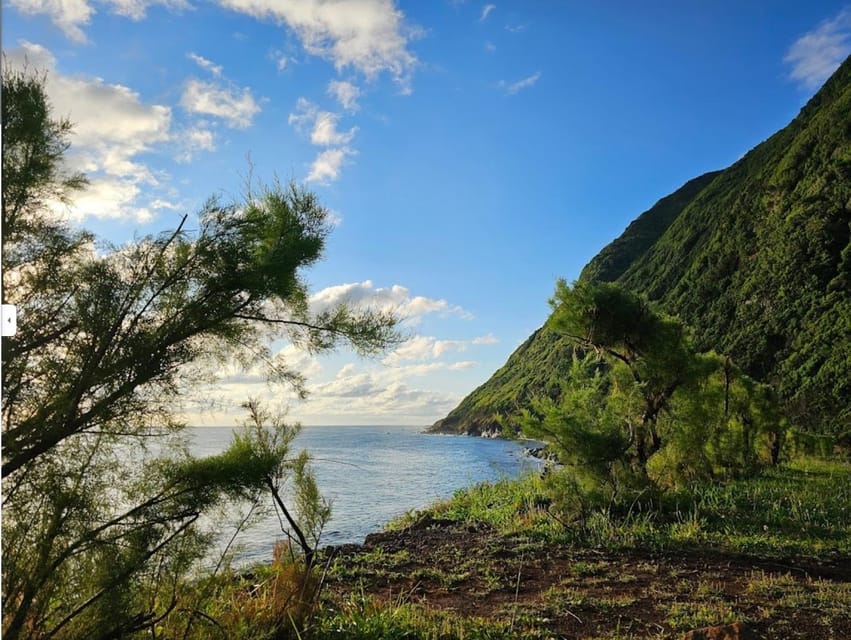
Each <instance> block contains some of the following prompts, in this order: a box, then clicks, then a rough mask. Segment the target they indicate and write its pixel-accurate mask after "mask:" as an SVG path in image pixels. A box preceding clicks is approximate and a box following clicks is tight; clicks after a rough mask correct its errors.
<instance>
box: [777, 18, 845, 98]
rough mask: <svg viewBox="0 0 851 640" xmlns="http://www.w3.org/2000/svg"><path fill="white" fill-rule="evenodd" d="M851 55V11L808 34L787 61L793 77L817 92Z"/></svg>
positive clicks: (796, 44)
mask: <svg viewBox="0 0 851 640" xmlns="http://www.w3.org/2000/svg"><path fill="white" fill-rule="evenodd" d="M849 53H851V8H846V9H843V10H842V11H840V12H839V14H838V15H837V16H836V17H834V18H833V19H831V20H827V21H825V22H823V23H822V24H821V25H819V27H818V28H817V29H814V30H813V31H810V32H808V33H805V34H804V35H803V36H801V37H800V38H798V39H797V40H796V41H795V43H794V44H793V45H792V46H791V47H790V48H789V52H788V53H787V54H786V57H785V58H783V60H784V62H786V63H787V64H790V65H792V71H791V73H790V76H791V77H792V79H793V80H796V81H798V82H799V83H801V85H803V86H804V87H806V88H808V89H816V88H818V87H819V86H821V85H822V83H823V82H824V81H825V80H827V79H828V78H829V77H830V75H831V74H832V73H833V72H834V71H836V68H837V67H838V66H839V65H840V64H842V61H843V60H845V58H846V57H847V56H848V54H849Z"/></svg>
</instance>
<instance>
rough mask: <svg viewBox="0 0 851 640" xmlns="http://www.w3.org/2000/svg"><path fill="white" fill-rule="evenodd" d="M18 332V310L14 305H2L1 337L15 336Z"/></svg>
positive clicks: (0, 318)
mask: <svg viewBox="0 0 851 640" xmlns="http://www.w3.org/2000/svg"><path fill="white" fill-rule="evenodd" d="M17 332H18V309H17V307H15V305H13V304H4V305H0V335H3V336H13V335H15V334H16V333H17Z"/></svg>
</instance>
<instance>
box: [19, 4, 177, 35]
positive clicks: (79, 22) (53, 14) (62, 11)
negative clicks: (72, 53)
mask: <svg viewBox="0 0 851 640" xmlns="http://www.w3.org/2000/svg"><path fill="white" fill-rule="evenodd" d="M9 4H10V6H12V7H14V8H15V9H17V10H18V11H20V12H21V13H24V14H28V15H45V16H47V17H48V18H50V21H51V22H53V24H54V25H56V26H57V27H58V28H59V29H61V30H62V32H63V33H64V34H65V35H66V36H67V37H68V38H69V39H71V40H73V41H74V42H86V41H87V38H86V34H85V32H84V31H83V27H85V26H86V25H88V24H89V21H90V20H91V18H92V16H93V15H94V14H95V13H96V11H95V9H94V8H93V7H92V4H91V3H90V2H88V1H87V0H10V3H9ZM100 4H102V5H105V6H107V7H109V8H110V9H111V10H112V12H113V13H116V14H118V15H122V16H126V17H128V18H132V19H134V20H140V19H142V18H144V17H145V12H146V11H147V9H148V7H149V6H152V5H155V4H160V5H165V6H168V7H172V8H185V7H187V6H189V5H188V4H187V3H186V2H184V1H183V0H103V1H102V2H101V3H100Z"/></svg>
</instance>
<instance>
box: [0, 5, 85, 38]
mask: <svg viewBox="0 0 851 640" xmlns="http://www.w3.org/2000/svg"><path fill="white" fill-rule="evenodd" d="M9 4H10V5H11V6H12V7H14V8H15V9H17V10H18V11H20V12H21V13H24V14H29V15H47V16H49V17H50V20H51V21H52V22H53V24H55V25H56V26H57V27H59V28H60V29H61V30H62V31H63V32H64V33H65V35H66V36H67V37H68V38H70V39H71V40H73V41H74V42H86V34H85V33H84V32H83V30H82V28H81V27H82V26H83V25H86V24H88V22H89V20H90V19H91V17H92V14H94V13H95V10H94V9H92V7H91V6H90V5H89V3H88V2H86V1H85V0H10V3H9Z"/></svg>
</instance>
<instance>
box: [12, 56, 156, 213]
mask: <svg viewBox="0 0 851 640" xmlns="http://www.w3.org/2000/svg"><path fill="white" fill-rule="evenodd" d="M6 61H7V63H8V64H10V65H11V66H13V67H18V68H24V67H27V68H29V69H32V70H34V71H46V72H47V76H46V83H45V90H46V92H47V95H48V97H49V98H50V101H51V103H52V105H53V107H54V109H55V111H56V113H61V114H65V115H67V116H68V117H69V118H70V120H71V122H72V123H73V137H72V139H71V142H72V146H71V150H70V151H69V153H68V154H67V156H66V162H67V163H68V165H69V166H70V167H71V168H73V169H74V170H77V171H84V172H85V173H87V174H88V175H89V178H90V185H89V186H88V188H87V189H86V190H85V191H83V192H81V193H79V194H77V195H76V196H75V200H74V204H73V205H72V206H71V207H68V208H66V207H59V208H61V210H62V211H63V212H64V214H65V215H68V216H70V217H72V218H75V219H80V218H83V217H85V216H95V217H112V218H115V217H121V218H125V217H129V218H133V219H135V220H138V221H147V220H150V218H151V217H152V216H153V211H152V209H153V207H150V206H149V205H145V204H140V202H139V200H140V198H141V196H142V190H141V189H140V185H147V186H149V187H157V186H159V185H160V180H161V177H160V176H158V175H157V174H156V173H155V172H154V171H153V170H151V169H150V168H149V167H148V166H147V165H145V164H144V163H142V162H140V161H139V160H138V156H139V155H141V154H143V153H147V152H150V151H153V150H155V149H156V148H157V146H158V145H160V144H163V143H166V142H169V141H170V140H171V137H172V134H171V120H172V114H171V109H170V108H169V107H166V106H163V105H149V104H144V103H143V102H142V100H141V99H140V97H139V95H138V94H137V93H136V92H134V91H133V90H132V89H130V88H129V87H126V86H123V85H119V84H108V83H107V82H105V81H104V80H103V79H101V78H91V77H83V76H67V75H64V74H62V73H60V72H59V71H58V70H57V68H56V59H55V58H54V56H53V54H52V53H51V52H50V51H49V50H48V49H46V48H45V47H43V46H41V45H38V44H33V43H31V42H26V41H24V42H22V43H21V44H20V46H19V47H18V48H15V49H12V50H10V51H8V52H7V57H6ZM146 191H150V189H146Z"/></svg>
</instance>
